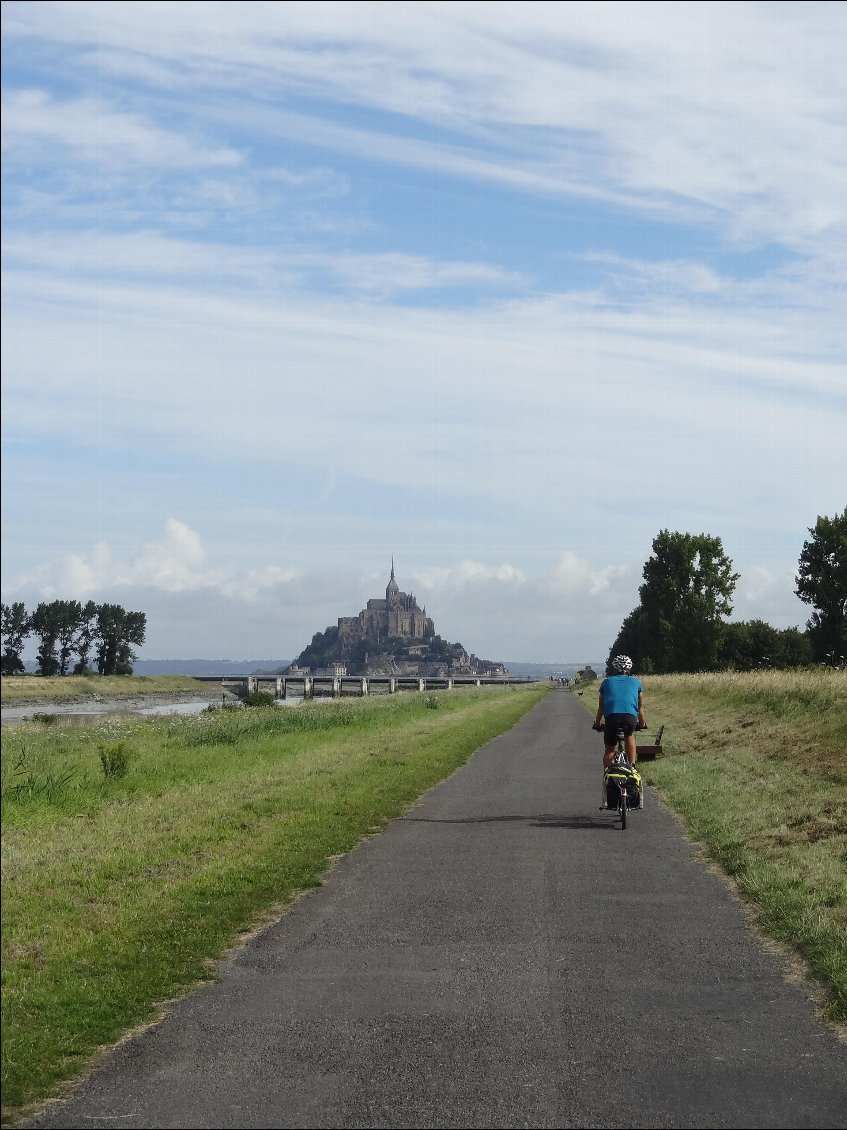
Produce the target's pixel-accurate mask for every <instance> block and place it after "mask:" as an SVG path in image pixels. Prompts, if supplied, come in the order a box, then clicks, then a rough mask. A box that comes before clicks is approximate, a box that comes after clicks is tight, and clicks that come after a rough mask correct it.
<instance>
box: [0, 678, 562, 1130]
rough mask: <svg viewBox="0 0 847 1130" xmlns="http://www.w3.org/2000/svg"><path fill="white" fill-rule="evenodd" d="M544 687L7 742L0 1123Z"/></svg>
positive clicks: (86, 1059) (312, 878)
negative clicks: (0, 1100)
mask: <svg viewBox="0 0 847 1130" xmlns="http://www.w3.org/2000/svg"><path fill="white" fill-rule="evenodd" d="M545 690H546V687H544V686H535V687H521V688H501V687H491V688H484V689H462V690H453V691H446V692H444V693H441V694H438V695H432V694H430V695H427V694H402V695H393V696H390V697H389V696H386V697H374V698H366V699H362V700H341V701H337V702H323V703H320V704H314V705H308V706H304V707H297V708H291V709H280V708H270V709H255V710H239V711H232V712H230V711H217V712H215V713H204V714H200V715H197V716H194V717H189V718H174V717H172V716H171V717H167V718H145V719H141V718H134V717H129V716H123V717H121V718H117V717H114V718H111V719H107V720H105V721H102V722H99V723H96V724H92V725H88V726H85V727H76V728H69V727H64V726H62V725H55V724H54V725H47V724H46V723H41V722H31V723H22V724H21V725H19V726H16V727H14V728H11V729H9V730H8V731H7V732H6V734H5V740H4V746H5V751H4V763H3V780H2V788H3V818H4V819H3V823H4V838H3V866H4V879H5V882H4V886H3V918H2V926H3V1010H4V1024H3V1027H4V1040H3V1049H2V1050H3V1096H4V1103H5V1106H4V1121H7V1122H8V1120H9V1119H10V1118H13V1117H16V1116H17V1115H18V1114H19V1113H20V1110H21V1108H22V1107H23V1105H24V1104H27V1103H31V1102H33V1101H35V1100H38V1099H42V1098H44V1097H45V1096H48V1095H50V1094H54V1093H56V1089H57V1086H58V1085H59V1084H60V1082H61V1081H62V1080H66V1079H68V1078H70V1077H72V1076H73V1075H75V1074H77V1073H79V1072H80V1071H82V1070H84V1069H85V1068H86V1067H87V1066H88V1065H89V1064H90V1063H91V1061H92V1058H93V1056H94V1054H95V1053H96V1050H97V1049H98V1047H100V1046H102V1045H105V1044H109V1043H111V1042H113V1041H114V1040H115V1039H117V1038H118V1037H119V1036H120V1035H121V1034H122V1032H124V1031H125V1030H126V1029H128V1028H131V1027H132V1026H134V1025H137V1024H140V1023H144V1022H145V1021H147V1020H149V1019H150V1018H151V1017H152V1016H153V1015H154V1014H155V1008H154V1005H155V1002H157V1001H162V1000H165V999H167V998H169V997H172V996H174V995H177V994H179V993H180V992H183V991H185V990H186V989H187V988H188V987H190V986H191V985H193V984H196V983H197V982H198V980H202V979H203V978H205V977H208V976H209V964H208V963H209V960H210V959H213V958H215V957H217V956H219V955H220V954H221V953H222V952H224V951H225V950H226V948H227V947H228V946H230V945H231V944H232V943H233V942H234V941H235V940H236V939H237V937H238V935H239V932H241V931H244V930H246V929H249V928H250V927H253V926H255V925H257V924H258V923H261V922H262V921H264V920H268V919H269V918H270V917H272V916H274V915H275V914H277V913H278V912H279V910H280V909H281V908H282V907H283V906H284V905H285V904H287V903H289V902H290V901H291V900H292V899H293V898H294V897H295V896H296V895H297V894H298V893H300V892H301V891H303V890H306V889H308V888H309V887H313V886H316V885H318V884H319V883H320V876H321V874H322V873H323V872H324V871H325V870H326V868H327V866H328V864H329V862H330V861H331V860H332V858H333V856H335V855H337V854H339V853H343V852H345V851H348V850H350V849H351V848H352V847H353V846H354V845H355V844H356V843H358V842H359V841H360V840H361V839H362V838H363V837H365V836H367V835H368V834H370V833H372V832H375V831H378V830H379V829H381V828H383V827H385V825H386V824H387V823H388V822H389V821H391V820H392V819H394V818H395V817H397V816H398V815H400V814H401V813H402V812H403V811H404V810H405V809H406V808H407V807H408V806H409V805H410V804H411V803H412V802H413V801H414V800H415V799H416V798H417V797H418V796H419V795H420V794H421V793H422V792H424V791H425V790H426V789H428V788H429V787H430V786H432V785H434V784H435V783H436V782H438V781H439V780H441V779H443V778H444V777H445V776H447V775H449V774H450V773H451V772H452V771H453V770H455V769H456V768H457V767H458V766H460V765H461V764H463V763H464V762H465V761H466V760H467V759H468V757H469V756H470V754H471V753H472V752H473V751H474V750H475V749H477V748H478V747H479V746H480V745H482V744H483V743H484V742H486V741H487V740H489V739H490V738H492V737H494V736H495V735H497V734H499V733H502V732H503V731H504V730H506V729H508V728H509V727H510V726H511V725H512V724H513V723H514V722H515V721H517V719H518V718H519V717H520V716H521V715H522V714H524V713H525V712H526V711H527V710H528V709H529V708H530V707H531V706H532V705H533V704H534V703H535V702H537V701H538V699H539V698H540V697H541V696H542V695H543V694H544V693H545ZM433 707H436V708H433ZM122 774H123V775H122Z"/></svg>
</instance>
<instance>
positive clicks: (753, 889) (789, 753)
mask: <svg viewBox="0 0 847 1130" xmlns="http://www.w3.org/2000/svg"><path fill="white" fill-rule="evenodd" d="M642 682H643V683H644V701H645V706H646V710H645V712H646V716H647V719H648V723H649V725H650V729H649V730H648V731H647V735H649V736H648V737H646V738H645V740H646V741H651V740H652V735H653V731H654V729H656V728H658V725H659V724H660V723H665V725H666V726H667V729H666V731H665V735H664V738H663V747H664V749H665V752H666V756H664V757H662V758H660V759H658V760H656V761H654V762H643V763H642V764H641V766H640V768H641V771H642V773H643V774H644V776H645V778H646V779H647V780H648V781H649V782H650V783H651V784H653V785H655V786H656V787H657V788H658V789H659V790H660V792H661V794H662V795H663V797H664V798H665V800H666V801H667V802H668V804H669V805H670V806H671V807H672V808H673V809H674V810H675V811H676V812H677V813H679V815H680V816H681V818H682V820H683V822H684V823H685V825H686V826H687V827H688V829H689V830H690V831H691V832H692V834H693V835H694V836H695V837H696V838H697V839H698V840H699V841H701V842H702V843H703V844H704V845H705V847H706V848H707V850H708V853H709V854H710V856H711V857H712V858H713V859H714V860H715V861H716V862H717V863H718V864H720V866H721V867H722V868H723V870H724V871H725V872H726V873H727V874H728V875H730V876H731V877H732V879H733V880H734V882H735V884H736V886H737V889H738V891H739V892H740V894H741V895H742V897H743V898H744V899H745V900H746V901H747V903H748V904H749V905H750V907H751V909H752V911H753V915H754V919H755V921H756V924H757V926H758V928H759V929H760V930H761V931H762V932H763V933H764V934H766V935H768V936H769V937H771V938H773V939H776V940H777V941H778V942H781V943H783V944H785V945H787V946H789V947H790V948H791V949H792V950H793V951H794V952H795V953H796V954H798V955H799V956H801V957H802V958H803V959H804V961H805V963H806V965H807V968H808V970H809V972H810V973H811V975H812V976H813V977H814V978H815V979H816V980H817V981H818V982H819V984H820V985H821V986H822V987H823V990H824V996H825V1001H824V1005H823V1015H824V1016H825V1017H826V1018H827V1019H829V1020H832V1021H837V1022H839V1023H840V1024H842V1025H843V1024H845V1023H847V673H845V672H843V671H832V670H829V669H825V668H821V669H818V670H808V671H760V672H753V673H749V674H742V673H737V672H727V673H724V674H711V675H662V676H645V677H644V678H643V679H642ZM596 699H597V696H596V684H595V685H594V686H592V687H591V688H590V689H589V688H586V689H585V691H584V694H583V698H582V701H583V702H584V703H585V705H586V706H587V707H588V708H589V709H591V710H592V712H593V711H594V710H595V709H596Z"/></svg>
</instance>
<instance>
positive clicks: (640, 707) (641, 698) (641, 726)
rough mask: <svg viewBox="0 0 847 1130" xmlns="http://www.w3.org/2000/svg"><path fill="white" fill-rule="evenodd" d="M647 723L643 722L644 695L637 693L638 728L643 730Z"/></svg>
mask: <svg viewBox="0 0 847 1130" xmlns="http://www.w3.org/2000/svg"><path fill="white" fill-rule="evenodd" d="M646 725H647V723H646V722H645V720H644V695H643V694H642V693H641V691H639V692H638V728H639V730H643V729H644V727H645V726H646Z"/></svg>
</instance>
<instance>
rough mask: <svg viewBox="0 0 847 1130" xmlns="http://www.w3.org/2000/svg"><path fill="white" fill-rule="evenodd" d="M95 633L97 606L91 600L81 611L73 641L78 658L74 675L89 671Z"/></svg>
mask: <svg viewBox="0 0 847 1130" xmlns="http://www.w3.org/2000/svg"><path fill="white" fill-rule="evenodd" d="M96 632H97V605H96V604H95V603H94V601H93V600H89V601H87V602H86V603H85V604H84V605H83V606H82V609H81V612H80V616H79V626H78V629H77V633H76V638H75V641H74V650H75V651H76V653H77V655H78V656H79V658H78V660H77V662H76V663H75V665H74V670H73V673H74V674H75V675H84V674H85V673H86V671H88V670H89V666H88V657H89V655H90V654H91V650H92V648H93V647H94V639H95V634H96Z"/></svg>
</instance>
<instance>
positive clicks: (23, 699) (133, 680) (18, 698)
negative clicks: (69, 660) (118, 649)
mask: <svg viewBox="0 0 847 1130" xmlns="http://www.w3.org/2000/svg"><path fill="white" fill-rule="evenodd" d="M208 690H209V685H208V683H200V682H198V681H197V680H196V679H191V678H189V677H188V676H186V675H152V676H147V675H66V676H65V677H64V678H62V677H61V676H59V675H53V676H50V677H49V678H46V679H44V678H42V677H41V676H40V675H4V676H3V677H2V679H0V693H2V697H3V702H4V704H5V705H6V706H12V705H14V704H15V703H28V702H40V701H44V702H65V701H67V700H69V699H86V698H90V699H94V698H97V697H99V698H110V699H114V698H134V697H136V696H140V695H148V694H183V693H185V692H186V691H198V692H199V693H201V694H207V693H208Z"/></svg>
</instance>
